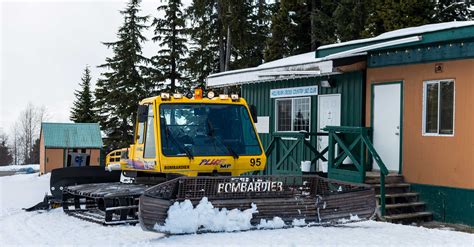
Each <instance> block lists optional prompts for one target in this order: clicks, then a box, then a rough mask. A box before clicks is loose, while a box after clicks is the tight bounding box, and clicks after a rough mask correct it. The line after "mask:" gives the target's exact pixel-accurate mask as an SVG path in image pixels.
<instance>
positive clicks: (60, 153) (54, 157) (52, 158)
mask: <svg viewBox="0 0 474 247" xmlns="http://www.w3.org/2000/svg"><path fill="white" fill-rule="evenodd" d="M45 154H46V167H45V171H44V173H48V172H51V170H53V169H56V168H62V167H64V150H63V149H49V148H46V151H45Z"/></svg>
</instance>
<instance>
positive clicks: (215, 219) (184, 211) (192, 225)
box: [155, 197, 257, 233]
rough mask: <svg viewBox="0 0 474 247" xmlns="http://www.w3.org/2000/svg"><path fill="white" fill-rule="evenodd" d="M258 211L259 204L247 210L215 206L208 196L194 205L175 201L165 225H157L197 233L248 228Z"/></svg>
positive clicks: (173, 231) (163, 229)
mask: <svg viewBox="0 0 474 247" xmlns="http://www.w3.org/2000/svg"><path fill="white" fill-rule="evenodd" d="M256 212H257V206H256V205H255V204H252V207H251V208H249V209H246V210H243V211H241V210H238V209H233V210H227V209H225V208H222V209H218V208H214V206H213V205H212V203H211V202H209V201H208V200H207V197H204V198H202V199H201V201H200V202H199V204H198V205H197V206H196V207H194V206H193V204H192V203H191V201H189V200H185V201H184V202H175V203H174V204H173V205H172V206H171V207H170V208H169V210H168V218H166V221H165V224H164V225H162V226H161V225H155V229H156V230H158V231H164V232H170V233H195V232H197V231H198V230H204V231H211V232H221V231H225V232H232V231H242V230H248V229H250V228H251V227H252V225H251V224H250V220H251V219H252V215H253V214H254V213H256Z"/></svg>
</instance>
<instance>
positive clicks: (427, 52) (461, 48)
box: [367, 39, 474, 68]
mask: <svg viewBox="0 0 474 247" xmlns="http://www.w3.org/2000/svg"><path fill="white" fill-rule="evenodd" d="M468 58H474V39H471V40H461V41H456V42H454V43H453V42H442V43H437V44H431V45H424V46H413V47H410V48H400V49H390V50H387V49H385V50H384V51H372V52H370V54H369V56H368V59H367V60H368V61H367V62H368V63H367V66H368V67H369V68H378V67H386V66H394V65H401V64H417V63H428V62H435V61H449V60H459V59H468Z"/></svg>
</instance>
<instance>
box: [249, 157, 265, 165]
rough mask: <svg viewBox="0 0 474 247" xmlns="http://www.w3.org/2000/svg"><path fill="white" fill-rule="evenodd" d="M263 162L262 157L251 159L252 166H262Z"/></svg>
mask: <svg viewBox="0 0 474 247" xmlns="http://www.w3.org/2000/svg"><path fill="white" fill-rule="evenodd" d="M261 164H262V162H261V161H260V158H256V159H255V158H251V159H250V166H260V165H261Z"/></svg>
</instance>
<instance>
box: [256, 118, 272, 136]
mask: <svg viewBox="0 0 474 247" xmlns="http://www.w3.org/2000/svg"><path fill="white" fill-rule="evenodd" d="M257 120H258V121H257V122H256V123H255V127H256V128H257V132H258V133H260V134H268V133H270V117H269V116H258V117H257Z"/></svg>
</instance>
